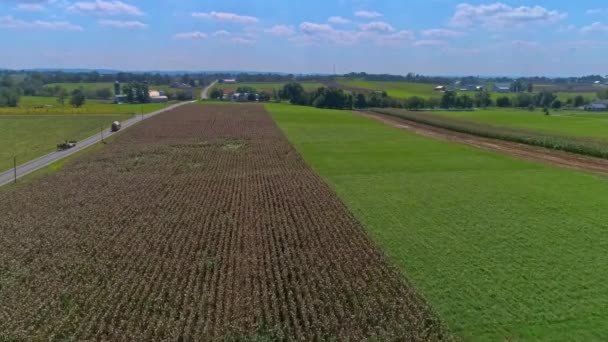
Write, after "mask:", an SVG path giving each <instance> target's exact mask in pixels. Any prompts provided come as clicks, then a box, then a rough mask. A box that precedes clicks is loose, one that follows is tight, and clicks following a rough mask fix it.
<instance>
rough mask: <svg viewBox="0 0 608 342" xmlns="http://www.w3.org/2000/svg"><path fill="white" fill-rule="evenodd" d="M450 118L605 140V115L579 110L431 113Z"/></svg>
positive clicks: (607, 132) (607, 129)
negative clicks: (548, 113) (549, 112)
mask: <svg viewBox="0 0 608 342" xmlns="http://www.w3.org/2000/svg"><path fill="white" fill-rule="evenodd" d="M433 114H439V115H442V116H445V117H449V118H459V119H465V120H469V121H473V122H479V123H485V124H491V125H495V126H505V127H516V128H523V129H527V130H534V131H539V132H546V133H557V134H562V135H572V136H577V137H591V138H600V139H607V140H608V114H605V113H589V112H581V111H551V114H552V115H549V116H547V115H544V113H543V112H542V111H541V110H537V111H533V112H531V111H529V110H521V109H488V110H475V111H470V112H433Z"/></svg>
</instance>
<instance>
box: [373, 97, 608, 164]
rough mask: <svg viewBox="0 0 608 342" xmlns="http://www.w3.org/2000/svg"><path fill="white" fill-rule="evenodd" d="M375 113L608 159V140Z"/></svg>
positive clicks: (417, 115) (387, 111)
mask: <svg viewBox="0 0 608 342" xmlns="http://www.w3.org/2000/svg"><path fill="white" fill-rule="evenodd" d="M373 111H374V112H376V113H380V114H386V115H390V116H394V117H398V118H402V119H407V120H411V121H414V122H418V123H422V124H425V125H429V126H433V127H438V128H444V129H448V130H451V131H455V132H460V133H467V134H472V135H476V136H480V137H485V138H492V139H500V140H505V141H512V142H516V143H522V144H527V145H532V146H539V147H544V148H549V149H554V150H560V151H566V152H572V153H578V154H583V155H588V156H592V157H598V158H604V159H608V144H607V143H606V142H604V141H598V140H595V139H591V138H587V139H586V138H577V137H568V136H559V135H552V134H546V133H543V132H537V131H527V130H520V129H514V128H508V127H497V126H491V125H484V124H480V123H476V122H471V121H466V120H460V119H453V118H447V117H445V116H439V115H434V114H431V113H428V112H412V111H406V110H402V109H389V108H387V109H384V108H382V109H379V108H378V109H373Z"/></svg>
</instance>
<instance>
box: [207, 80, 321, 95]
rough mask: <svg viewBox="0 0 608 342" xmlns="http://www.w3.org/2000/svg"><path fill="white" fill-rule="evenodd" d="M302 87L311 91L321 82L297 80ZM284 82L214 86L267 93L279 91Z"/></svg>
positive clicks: (226, 89)
mask: <svg viewBox="0 0 608 342" xmlns="http://www.w3.org/2000/svg"><path fill="white" fill-rule="evenodd" d="M298 83H300V84H301V85H302V87H304V90H306V91H313V90H316V89H317V88H320V87H322V86H323V85H322V84H321V83H317V82H298ZM284 85H285V83H280V82H243V83H232V84H226V83H218V84H217V85H216V86H215V87H214V88H219V89H222V90H224V91H225V92H231V91H235V90H236V89H237V88H238V87H252V88H255V89H256V90H257V91H259V92H262V91H265V92H267V93H272V91H273V90H276V91H279V90H280V89H282V88H283V86H284Z"/></svg>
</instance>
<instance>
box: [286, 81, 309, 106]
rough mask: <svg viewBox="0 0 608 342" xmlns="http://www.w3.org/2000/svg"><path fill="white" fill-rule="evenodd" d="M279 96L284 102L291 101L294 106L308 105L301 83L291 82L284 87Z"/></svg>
mask: <svg viewBox="0 0 608 342" xmlns="http://www.w3.org/2000/svg"><path fill="white" fill-rule="evenodd" d="M279 96H280V97H281V99H283V100H289V102H291V103H292V104H306V102H307V100H306V96H305V92H304V87H302V85H301V84H300V83H297V82H290V83H287V84H286V85H284V86H283V89H282V90H281V92H280V94H279Z"/></svg>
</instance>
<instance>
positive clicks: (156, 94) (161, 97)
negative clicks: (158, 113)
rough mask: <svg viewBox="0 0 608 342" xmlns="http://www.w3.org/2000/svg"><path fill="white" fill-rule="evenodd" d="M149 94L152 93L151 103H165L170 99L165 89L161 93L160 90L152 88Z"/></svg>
mask: <svg viewBox="0 0 608 342" xmlns="http://www.w3.org/2000/svg"><path fill="white" fill-rule="evenodd" d="M148 95H150V102H151V103H163V102H168V101H169V98H168V97H167V96H166V95H165V92H164V91H163V92H162V94H161V92H160V91H158V90H150V91H149V92H148Z"/></svg>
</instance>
